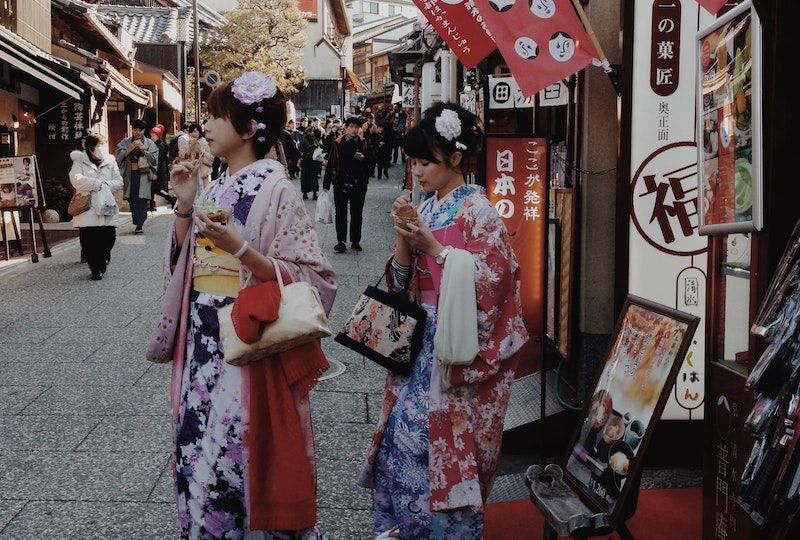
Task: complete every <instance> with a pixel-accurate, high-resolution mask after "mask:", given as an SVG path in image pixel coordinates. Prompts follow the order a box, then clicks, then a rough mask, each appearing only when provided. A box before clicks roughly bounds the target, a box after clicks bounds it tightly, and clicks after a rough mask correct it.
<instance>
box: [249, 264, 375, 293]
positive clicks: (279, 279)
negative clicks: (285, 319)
mask: <svg viewBox="0 0 800 540" xmlns="http://www.w3.org/2000/svg"><path fill="white" fill-rule="evenodd" d="M267 260H268V261H269V262H271V263H272V266H273V268H275V281H277V282H278V288H279V289H280V291H281V302H283V289H284V287H285V285H284V283H283V275H282V274H281V269H280V267H279V266H278V261H276V260H275V258H273V257H267ZM247 272H248V276H247V279H246V280H244V285H242V289H246V288H247V286H248V285H249V284H250V279H251V278H252V277H253V271H252V270H250V269H249V268H247ZM384 275H386V274H384Z"/></svg>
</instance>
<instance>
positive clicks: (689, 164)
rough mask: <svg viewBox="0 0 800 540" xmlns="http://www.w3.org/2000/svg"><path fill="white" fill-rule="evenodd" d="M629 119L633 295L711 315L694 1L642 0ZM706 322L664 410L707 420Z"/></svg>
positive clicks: (702, 17) (703, 21)
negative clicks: (702, 220)
mask: <svg viewBox="0 0 800 540" xmlns="http://www.w3.org/2000/svg"><path fill="white" fill-rule="evenodd" d="M635 10H636V11H635V22H634V38H633V39H634V45H633V57H634V58H633V94H632V102H633V110H632V118H631V123H632V125H631V227H630V251H629V278H628V279H629V282H628V289H629V292H630V293H631V294H635V295H637V296H641V297H643V298H647V299H649V300H653V301H655V302H659V303H661V304H665V305H668V306H671V307H674V308H676V309H678V310H680V311H684V312H686V313H691V314H692V315H697V316H698V317H701V318H702V319H703V320H705V312H706V302H705V299H706V251H707V246H708V239H707V238H706V237H704V236H700V235H699V233H698V229H697V228H698V225H699V220H698V218H699V215H698V211H699V206H698V188H697V186H698V183H697V148H696V140H695V118H696V110H695V108H696V106H695V103H696V100H695V82H696V79H697V75H696V72H697V60H696V50H695V36H696V34H697V31H698V30H699V28H701V26H704V25H707V24H708V23H709V22H711V21H712V20H713V17H712V16H711V15H708V13H706V12H705V11H703V10H701V9H699V8H698V5H697V2H696V1H695V0H654V1H652V2H637V3H636V5H635ZM704 324H705V323H704V322H701V323H700V329H699V330H698V331H697V333H696V334H695V336H694V339H693V341H692V344H691V346H690V348H689V352H688V354H687V355H686V360H685V361H684V364H683V366H682V367H681V370H680V372H679V373H678V377H677V379H676V382H675V387H674V389H673V391H672V393H671V395H670V399H669V401H668V402H667V406H666V408H665V409H664V414H663V416H662V418H664V419H670V420H678V419H691V420H700V419H702V418H703V407H702V405H703V401H704V387H705V368H704V364H705V331H704V328H705V326H704Z"/></svg>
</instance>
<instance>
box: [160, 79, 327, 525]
mask: <svg viewBox="0 0 800 540" xmlns="http://www.w3.org/2000/svg"><path fill="white" fill-rule="evenodd" d="M208 107H209V112H210V113H211V115H212V118H211V119H210V120H209V121H208V122H207V123H206V125H205V134H206V140H207V141H208V144H209V145H210V148H211V151H212V152H213V153H214V154H215V155H216V156H219V157H221V158H224V159H225V160H226V162H227V163H228V169H227V171H226V172H225V173H224V174H223V175H222V176H221V177H219V178H217V179H215V180H214V181H212V182H211V183H210V184H209V185H208V186H206V187H205V188H202V187H200V186H202V184H200V183H199V182H198V181H197V179H198V178H197V177H198V174H199V172H200V171H201V170H202V167H203V163H202V162H201V161H199V160H194V161H183V162H181V163H179V164H177V165H176V166H175V167H174V170H173V173H172V185H173V187H174V190H175V195H176V196H177V199H178V200H177V203H176V205H175V216H176V218H175V224H174V228H173V235H172V241H171V243H170V245H169V246H168V256H169V257H170V259H169V260H168V264H167V266H168V276H170V277H171V279H172V280H173V281H174V280H177V279H181V276H182V277H183V281H182V282H181V283H180V284H177V285H178V286H173V285H174V284H172V283H170V285H169V286H168V289H167V298H166V303H165V306H167V307H168V306H170V305H174V303H178V304H179V305H181V306H182V308H181V311H180V315H179V318H178V321H179V323H178V327H177V330H176V332H175V333H176V335H177V338H175V344H174V353H173V354H172V359H173V371H172V386H171V399H172V403H173V419H174V423H175V471H174V473H175V479H176V483H177V503H178V513H179V521H180V526H181V537H182V538H187V539H211V538H214V539H216V538H247V539H256V538H259V539H304V540H306V539H316V538H321V535H320V534H319V532H318V531H317V529H316V506H315V500H314V497H315V491H314V490H315V485H316V483H315V478H314V475H315V468H314V442H313V435H312V431H311V415H310V408H309V400H308V390H309V388H310V386H313V382H314V381H315V380H316V376H317V375H318V373H314V374H312V382H311V383H310V384H309V385H308V386H306V387H305V388H304V389H303V391H300V390H298V389H297V388H295V387H292V389H291V392H292V393H291V394H289V395H291V396H292V398H290V399H289V400H288V401H289V402H290V403H288V404H286V403H283V404H281V407H283V408H281V409H280V410H279V411H265V410H263V409H255V408H254V405H253V403H254V402H255V401H256V400H255V395H254V388H258V384H261V382H262V381H263V380H264V379H263V378H258V379H257V378H256V374H258V373H260V372H258V371H254V369H256V368H255V367H254V366H256V365H257V364H262V365H264V361H263V360H262V361H260V362H256V363H255V364H250V365H248V366H244V367H235V366H232V365H230V364H227V363H226V362H225V360H224V350H223V349H222V346H221V343H220V338H219V331H220V330H219V320H218V316H217V313H218V310H219V309H220V308H222V307H223V306H226V305H229V304H231V303H232V302H233V301H234V299H235V298H236V297H237V295H238V294H239V290H240V288H241V287H242V286H243V285H244V284H245V282H246V281H247V280H248V279H249V280H250V282H249V284H250V285H255V284H257V283H260V282H268V281H275V280H276V267H275V266H273V263H272V262H271V261H270V259H273V260H274V261H275V262H276V266H277V267H278V268H279V271H280V272H281V274H282V276H283V279H284V281H285V282H287V283H288V282H293V281H298V280H302V281H307V282H310V283H311V284H312V285H314V286H316V287H317V288H318V289H319V292H320V296H321V299H322V301H323V304H324V306H325V308H326V311H328V310H330V308H331V305H332V304H333V299H334V296H335V293H336V278H335V275H334V273H333V269H332V268H331V266H330V264H329V263H328V261H327V260H326V259H325V256H324V255H323V254H322V252H321V250H320V247H319V241H318V238H317V234H316V231H315V229H314V224H313V220H312V219H311V218H310V217H309V216H308V214H307V213H306V209H305V206H304V204H303V201H302V200H301V199H300V196H299V193H298V192H297V190H296V189H295V188H294V187H293V186H292V185H291V184H290V182H289V181H288V180H287V178H286V172H285V170H284V168H283V167H282V166H281V164H280V163H277V162H275V161H272V160H268V159H263V158H264V156H265V155H266V153H267V150H268V149H269V148H271V147H272V146H273V145H274V144H275V142H276V141H277V139H278V134H279V133H280V131H281V129H282V128H283V126H284V125H285V124H286V106H285V100H284V97H283V94H282V93H281V92H280V90H278V89H277V88H276V86H275V81H274V80H273V79H272V78H271V77H270V76H268V75H265V74H263V73H257V72H247V73H244V74H243V75H242V76H241V77H239V78H238V79H236V80H235V81H232V82H230V83H227V84H225V85H222V86H221V87H218V88H217V89H216V90H215V91H214V92H213V93H212V95H211V96H210V98H209V102H208ZM198 189H203V191H202V193H200V195H199V197H197V200H195V198H196V196H197V191H198ZM268 257H269V259H268ZM176 291H177V292H176ZM265 301H266V300H265ZM167 307H165V313H166V309H167ZM162 317H163V318H162V323H163V326H164V327H169V326H170V324H171V321H172V318H171V317H169V316H163V315H162ZM164 321H167V322H164ZM154 341H157V342H158V340H154ZM162 341H164V342H165V343H166V342H168V341H169V339H168V338H165V340H162ZM165 349H167V347H166V346H164V347H163V348H162V349H161V351H159V352H162V353H163V352H164V350H165ZM267 360H268V361H269V363H270V365H273V364H271V363H272V362H274V361H278V359H277V357H275V358H269V359H267ZM281 360H282V359H281ZM322 362H323V363H324V356H323V357H322ZM259 376H260V375H259ZM254 381H256V386H253V384H252V383H253V382H254ZM265 384H267V385H270V384H275V381H265ZM269 388H272V387H271V386H270V387H269ZM291 401H294V403H293V404H292V403H291ZM275 413H277V414H275ZM295 413H296V414H295ZM269 414H273V418H276V417H277V418H282V419H283V421H287V422H289V424H287V425H288V426H289V427H291V428H292V429H294V433H297V434H300V435H299V436H298V437H296V439H298V440H299V443H298V444H299V450H300V451H299V452H295V454H294V455H300V456H302V455H303V454H305V456H306V458H307V459H306V461H303V462H302V465H303V467H302V468H303V471H305V472H306V473H307V474H305V475H304V474H302V473H301V474H300V475H299V476H297V471H294V472H293V474H295V476H294V477H293V478H292V479H291V480H292V481H291V482H287V483H286V484H285V486H281V487H280V489H277V490H276V489H274V487H275V484H274V482H276V481H277V480H278V479H277V478H274V477H271V478H264V477H263V476H264V475H261V477H260V478H253V476H252V475H251V474H249V472H250V471H251V469H252V470H256V469H255V468H253V467H255V465H254V464H255V463H256V461H255V460H258V461H257V463H258V464H259V467H261V464H262V463H263V462H264V461H263V460H264V459H265V458H266V459H268V458H269V457H270V456H264V455H255V454H256V453H257V451H256V450H253V448H254V446H251V443H250V440H251V439H250V438H249V436H250V434H251V432H252V431H254V429H253V428H254V426H255V425H258V423H259V422H262V418H264V417H265V416H269ZM284 434H285V433H284V432H283V431H282V432H281V436H284ZM266 436H267V437H268V440H270V441H276V440H278V441H279V440H280V438H278V437H275V436H274V433H266ZM269 437H271V439H270V438H269ZM295 442H297V441H295ZM253 444H255V443H253ZM279 444H283V443H280V442H279ZM283 448H285V447H283ZM300 459H301V460H302V459H303V458H302V457H301V458H300ZM306 465H307V466H306ZM251 466H252V467H251ZM283 480H286V479H285V478H284V479H283ZM256 484H258V486H259V489H256V487H255V486H256ZM300 484H302V486H300ZM299 486H300V487H303V488H304V489H305V491H304V492H302V490H300V489H298V487H299ZM288 492H292V496H290V497H283V498H282V495H283V494H286V493H288ZM287 509H291V510H287ZM256 515H258V516H259V517H258V518H255V517H254V516H256Z"/></svg>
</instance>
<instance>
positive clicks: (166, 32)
mask: <svg viewBox="0 0 800 540" xmlns="http://www.w3.org/2000/svg"><path fill="white" fill-rule="evenodd" d="M96 9H97V11H98V12H99V13H100V14H101V15H102V17H103V22H104V23H105V24H106V25H120V26H121V27H122V28H124V29H125V30H126V31H127V32H128V33H129V34H130V35H131V36H133V41H134V43H175V42H177V41H191V40H192V39H193V36H194V29H193V27H192V24H191V23H190V21H191V10H189V9H186V8H179V9H175V8H162V7H137V6H115V5H98V6H96ZM182 21H183V22H182ZM182 27H185V28H182Z"/></svg>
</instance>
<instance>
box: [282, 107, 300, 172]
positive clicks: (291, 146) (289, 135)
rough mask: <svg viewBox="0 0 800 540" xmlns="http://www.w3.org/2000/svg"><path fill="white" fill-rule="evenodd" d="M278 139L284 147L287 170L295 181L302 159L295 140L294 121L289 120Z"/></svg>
mask: <svg viewBox="0 0 800 540" xmlns="http://www.w3.org/2000/svg"><path fill="white" fill-rule="evenodd" d="M278 139H279V140H280V141H281V145H282V146H283V155H284V156H285V157H286V169H287V171H286V172H287V173H288V174H289V178H291V179H294V177H295V175H296V174H297V171H298V168H297V161H298V160H299V159H300V155H299V151H298V149H297V143H296V142H295V138H294V120H289V123H288V124H287V125H286V128H285V129H283V130H282V131H281V133H280V135H278Z"/></svg>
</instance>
